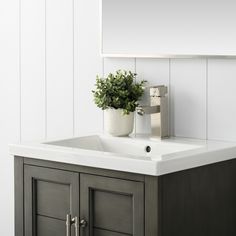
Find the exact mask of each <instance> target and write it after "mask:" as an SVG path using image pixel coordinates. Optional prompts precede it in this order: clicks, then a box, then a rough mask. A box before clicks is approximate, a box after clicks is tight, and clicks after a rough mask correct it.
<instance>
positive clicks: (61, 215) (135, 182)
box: [15, 157, 236, 236]
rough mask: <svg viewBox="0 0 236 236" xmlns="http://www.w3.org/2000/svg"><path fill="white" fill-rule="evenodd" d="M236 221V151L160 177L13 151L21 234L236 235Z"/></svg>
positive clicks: (17, 229)
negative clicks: (226, 157) (17, 154)
mask: <svg viewBox="0 0 236 236" xmlns="http://www.w3.org/2000/svg"><path fill="white" fill-rule="evenodd" d="M235 222H236V159H233V160H229V161H224V162H219V163H214V164H211V165H206V166H201V167H197V168H193V169H188V170H184V171H179V172H175V173H170V174H166V175H163V176H158V177H157V176H147V175H141V174H133V173H126V172H121V171H112V170H105V169H99V168H90V167H84V166H78V165H71V164H65V163H58V162H52V161H43V160H38V159H30V158H25V157H15V236H190V235H191V236H235V235H236V224H235ZM66 223H67V226H66Z"/></svg>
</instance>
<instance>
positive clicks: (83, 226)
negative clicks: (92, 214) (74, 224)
mask: <svg viewBox="0 0 236 236" xmlns="http://www.w3.org/2000/svg"><path fill="white" fill-rule="evenodd" d="M87 224H88V223H87V221H86V220H84V219H82V220H80V222H79V226H80V227H81V228H85V227H86V226H87Z"/></svg>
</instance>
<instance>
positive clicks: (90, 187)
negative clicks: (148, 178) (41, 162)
mask: <svg viewBox="0 0 236 236" xmlns="http://www.w3.org/2000/svg"><path fill="white" fill-rule="evenodd" d="M23 171H24V176H23V181H24V182H23V188H24V196H23V198H24V199H23V201H24V229H25V230H24V231H25V232H24V235H25V236H72V235H73V236H74V235H75V236H79V235H81V236H127V235H134V236H144V183H143V182H140V181H132V180H127V179H120V178H114V176H109V175H108V176H104V175H103V176H101V175H97V174H96V173H95V172H93V173H81V172H80V171H79V170H78V172H75V171H73V170H61V169H52V168H48V167H41V166H35V165H28V164H25V165H24V166H23ZM105 175H106V174H105ZM16 181H17V180H16ZM73 218H74V219H75V218H76V220H77V221H78V222H77V223H76V222H73ZM16 221H18V219H16ZM66 225H67V226H66ZM18 235H19V236H21V235H20V234H18V233H17V232H16V236H18Z"/></svg>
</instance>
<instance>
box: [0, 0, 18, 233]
mask: <svg viewBox="0 0 236 236" xmlns="http://www.w3.org/2000/svg"><path fill="white" fill-rule="evenodd" d="M0 34H1V36H0V42H1V43H0V107H1V112H0V114H1V115H0V156H1V158H0V176H1V177H0V188H1V201H0V209H1V221H0V235H4V236H13V235H14V179H13V177H14V174H13V173H14V169H13V158H12V157H10V156H9V149H8V144H9V143H12V142H18V141H19V140H20V122H19V121H20V86H19V85H20V83H19V82H20V80H19V1H18V0H8V1H0Z"/></svg>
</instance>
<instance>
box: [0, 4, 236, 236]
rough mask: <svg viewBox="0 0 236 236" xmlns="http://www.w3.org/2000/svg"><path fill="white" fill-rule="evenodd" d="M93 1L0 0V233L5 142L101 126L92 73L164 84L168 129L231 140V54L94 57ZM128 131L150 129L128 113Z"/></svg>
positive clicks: (6, 187) (235, 112) (8, 230)
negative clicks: (131, 124) (131, 121)
mask: <svg viewBox="0 0 236 236" xmlns="http://www.w3.org/2000/svg"><path fill="white" fill-rule="evenodd" d="M98 4H99V1H94V0H45V1H38V0H20V1H18V0H8V1H1V2H0V27H1V42H0V51H1V53H0V65H1V67H0V97H1V100H0V104H1V118H0V131H1V132H0V141H1V143H0V154H1V156H2V158H1V159H0V173H1V177H0V188H1V190H3V191H1V201H0V209H1V215H2V216H4V217H2V218H1V221H0V235H6V236H13V225H14V224H13V161H12V159H11V158H10V157H9V156H8V148H7V144H8V143H9V142H17V141H20V140H21V141H28V140H40V139H45V138H47V139H51V138H62V137H63V138H65V137H70V136H73V135H84V134H89V133H97V132H102V130H103V114H102V112H101V111H100V110H99V109H97V108H96V107H95V105H94V104H93V101H92V94H91V92H90V91H91V89H92V88H93V85H94V82H95V75H96V74H100V75H102V74H105V75H106V74H107V73H109V72H113V71H115V70H116V69H120V68H121V69H129V70H132V71H136V72H137V73H138V77H137V80H141V79H146V80H148V81H149V83H150V84H166V85H168V86H169V89H170V93H169V98H170V111H171V119H170V128H171V133H172V135H176V136H183V137H193V138H208V137H209V138H211V139H221V140H233V141H236V124H235V120H236V106H235V105H234V102H235V101H236V93H235V89H236V60H212V59H209V60H207V59H171V60H170V59H140V58H138V59H135V58H130V59H128V58H126V59H122V58H113V59H111V58H106V59H101V57H100V56H99V5H98ZM135 123H136V124H135V131H136V132H150V127H149V123H150V119H149V117H145V118H141V117H136V122H135Z"/></svg>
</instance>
